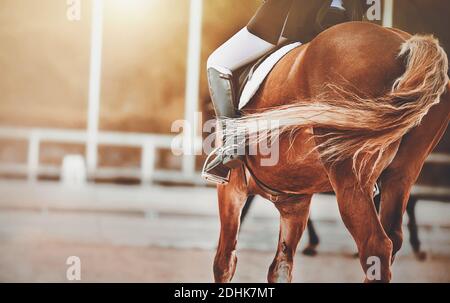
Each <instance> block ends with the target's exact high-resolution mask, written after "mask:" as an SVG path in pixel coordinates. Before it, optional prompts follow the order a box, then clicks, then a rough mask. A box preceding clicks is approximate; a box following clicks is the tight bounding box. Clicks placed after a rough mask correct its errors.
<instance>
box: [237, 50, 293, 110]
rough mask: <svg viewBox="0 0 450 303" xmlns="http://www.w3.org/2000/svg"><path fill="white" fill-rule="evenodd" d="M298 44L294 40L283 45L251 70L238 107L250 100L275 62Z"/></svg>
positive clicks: (240, 107)
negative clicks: (251, 73)
mask: <svg viewBox="0 0 450 303" xmlns="http://www.w3.org/2000/svg"><path fill="white" fill-rule="evenodd" d="M300 45H301V43H300V42H295V43H292V44H288V45H286V46H283V47H282V48H280V49H279V50H277V51H276V52H274V53H273V54H271V55H270V56H269V57H267V59H266V60H264V62H262V63H261V64H260V65H259V66H258V68H257V69H256V70H255V71H254V72H253V75H252V76H251V78H250V79H249V80H248V82H247V84H245V86H244V89H243V90H242V94H241V97H240V99H239V109H242V108H244V106H246V105H247V104H248V103H249V102H250V100H251V99H252V98H253V96H254V95H255V94H256V92H257V91H258V89H259V87H260V86H261V84H262V83H263V82H264V79H266V77H267V75H268V74H269V73H270V71H271V70H272V69H273V67H274V66H275V64H277V63H278V61H280V60H281V58H283V57H284V56H285V55H286V54H287V53H289V52H290V51H291V50H293V49H294V48H296V47H298V46H300Z"/></svg>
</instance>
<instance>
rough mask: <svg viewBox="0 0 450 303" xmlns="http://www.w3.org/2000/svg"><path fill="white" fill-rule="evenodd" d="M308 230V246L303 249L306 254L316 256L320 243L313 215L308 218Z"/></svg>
mask: <svg viewBox="0 0 450 303" xmlns="http://www.w3.org/2000/svg"><path fill="white" fill-rule="evenodd" d="M306 230H307V231H308V240H309V241H308V246H306V247H305V249H303V252H302V253H303V254H304V255H305V256H315V255H317V246H318V245H319V242H320V240H319V236H318V235H317V232H316V228H315V227H314V223H313V221H312V220H311V217H309V219H308V225H307V228H306Z"/></svg>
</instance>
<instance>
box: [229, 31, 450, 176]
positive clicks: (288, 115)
mask: <svg viewBox="0 0 450 303" xmlns="http://www.w3.org/2000/svg"><path fill="white" fill-rule="evenodd" d="M398 56H399V57H400V58H404V60H405V62H406V66H405V72H404V74H403V75H402V76H400V77H399V78H398V79H397V80H396V81H395V82H394V84H393V86H392V88H391V89H390V91H389V92H388V93H386V94H384V95H383V96H380V97H376V98H375V97H365V96H360V95H358V94H357V93H355V92H351V91H350V90H349V89H346V88H344V87H343V86H339V85H336V84H328V85H327V88H328V89H327V91H329V92H331V94H324V95H323V96H317V97H314V98H313V100H307V101H305V100H303V101H302V100H300V101H298V102H295V103H294V104H289V105H284V106H280V107H276V108H271V109H269V110H267V111H262V112H259V113H254V114H253V113H252V114H247V115H244V116H243V117H241V118H237V119H232V120H231V121H227V122H231V123H225V124H226V129H225V133H226V134H227V135H236V134H238V133H239V131H240V132H241V133H242V130H245V131H246V132H247V134H246V141H247V144H251V143H250V142H252V141H253V142H255V141H259V140H263V139H268V138H269V137H270V138H273V136H274V135H275V136H277V135H280V134H282V133H286V132H292V134H293V133H295V131H296V130H298V129H301V128H306V127H313V128H323V129H329V130H330V131H329V133H328V134H326V135H324V140H323V141H322V143H321V144H320V145H319V146H317V149H318V150H319V151H320V155H321V157H322V159H325V160H326V161H329V162H335V161H340V160H345V159H353V170H354V172H355V173H356V175H357V176H358V177H361V172H362V170H363V169H365V168H367V165H368V164H369V163H370V166H371V167H368V168H369V169H371V171H372V172H373V169H374V168H375V166H376V164H377V163H378V161H379V160H380V159H381V156H382V155H383V152H384V151H385V150H386V149H387V148H388V147H389V146H390V145H391V144H392V143H395V142H397V141H398V140H400V139H401V138H402V137H403V136H404V135H405V134H406V133H407V132H408V131H409V130H411V129H412V128H414V127H415V126H417V125H419V124H420V122H421V120H422V118H423V117H424V116H425V115H426V114H427V113H428V111H429V109H430V108H431V107H432V106H433V105H435V104H437V103H439V101H440V97H441V95H442V94H443V93H444V92H445V90H446V86H447V84H448V82H449V78H448V75H447V72H448V59H447V55H446V53H445V51H444V50H443V48H442V47H441V46H440V45H439V42H438V40H437V39H435V38H434V37H433V36H422V35H415V36H412V37H411V38H410V39H408V40H407V41H405V42H404V43H403V45H402V46H401V49H400V52H399V54H398ZM268 121H269V122H268ZM270 121H274V122H275V123H271V122H270ZM255 126H257V127H256V128H255ZM249 138H250V140H249Z"/></svg>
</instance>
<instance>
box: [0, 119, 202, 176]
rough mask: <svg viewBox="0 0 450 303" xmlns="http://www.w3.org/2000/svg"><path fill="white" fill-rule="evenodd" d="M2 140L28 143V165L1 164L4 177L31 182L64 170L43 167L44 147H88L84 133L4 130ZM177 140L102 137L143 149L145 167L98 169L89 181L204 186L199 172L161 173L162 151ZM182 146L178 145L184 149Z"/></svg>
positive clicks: (127, 135) (112, 134) (150, 136)
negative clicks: (159, 155) (158, 159)
mask: <svg viewBox="0 0 450 303" xmlns="http://www.w3.org/2000/svg"><path fill="white" fill-rule="evenodd" d="M0 139H10V140H26V141H27V142H28V156H27V162H26V163H25V164H8V163H6V164H5V163H0V173H11V174H26V175H27V177H28V179H29V180H30V181H33V180H36V179H37V177H38V176H39V175H40V174H48V175H56V176H59V175H60V173H61V167H60V166H54V165H53V166H52V165H42V164H41V163H40V160H39V159H40V153H41V143H42V142H47V143H48V142H51V143H63V144H64V143H66V144H67V143H69V144H86V142H87V139H88V134H87V132H86V131H83V130H68V129H47V128H11V127H2V128H0ZM173 140H175V136H171V135H156V134H139V133H127V132H104V131H100V132H99V133H98V145H106V146H122V147H138V148H141V165H140V168H139V169H133V168H114V167H98V166H97V167H96V168H95V170H94V171H93V172H89V178H96V177H99V178H117V177H129V178H137V179H140V180H141V181H142V183H149V182H152V181H167V182H182V183H190V184H196V185H200V184H204V182H203V181H202V179H201V178H200V176H199V173H198V172H196V171H195V168H192V169H191V170H189V171H187V170H186V169H180V170H179V171H177V170H157V169H156V168H155V167H156V164H157V163H156V157H157V152H158V149H171V148H172V144H173ZM181 144H182V142H178V145H180V146H179V148H180V149H181Z"/></svg>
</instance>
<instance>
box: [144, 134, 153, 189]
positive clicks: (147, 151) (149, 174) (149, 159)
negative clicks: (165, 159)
mask: <svg viewBox="0 0 450 303" xmlns="http://www.w3.org/2000/svg"><path fill="white" fill-rule="evenodd" d="M155 155H156V147H155V145H154V144H153V142H150V141H147V142H145V143H144V145H143V146H142V153H141V184H142V185H144V184H148V183H150V182H152V181H153V173H154V171H155Z"/></svg>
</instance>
